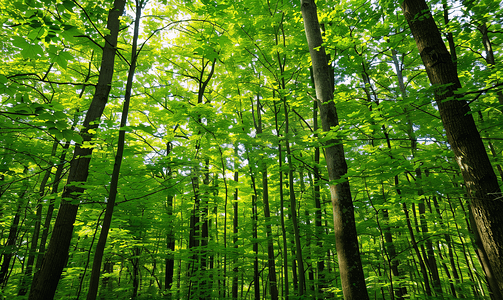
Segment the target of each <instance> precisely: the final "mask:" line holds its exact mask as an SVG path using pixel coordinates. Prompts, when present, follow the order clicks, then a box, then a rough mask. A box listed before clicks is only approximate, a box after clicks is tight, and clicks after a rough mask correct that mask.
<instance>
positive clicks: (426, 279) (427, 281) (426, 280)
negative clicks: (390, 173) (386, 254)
mask: <svg viewBox="0 0 503 300" xmlns="http://www.w3.org/2000/svg"><path fill="white" fill-rule="evenodd" d="M402 208H403V212H404V213H405V218H406V220H407V228H408V229H409V235H410V241H411V243H412V248H413V249H414V251H415V252H416V256H417V259H418V261H419V267H420V268H421V274H422V275H423V281H424V286H425V291H426V295H427V296H429V297H431V296H432V294H431V287H430V279H429V277H428V271H427V270H426V264H425V263H424V260H423V257H422V256H421V252H420V251H419V247H418V245H417V242H416V237H415V235H414V230H413V229H412V224H411V222H410V216H409V210H408V209H407V205H406V204H405V202H404V203H402Z"/></svg>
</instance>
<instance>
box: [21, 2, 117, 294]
mask: <svg viewBox="0 0 503 300" xmlns="http://www.w3.org/2000/svg"><path fill="white" fill-rule="evenodd" d="M125 4H126V0H115V2H114V6H113V8H112V9H111V10H110V12H109V15H108V22H107V28H108V29H109V30H110V34H109V35H107V36H105V40H106V42H105V45H104V47H103V57H102V61H101V70H100V75H99V77H98V83H97V85H96V91H95V93H94V97H93V100H92V102H91V105H90V107H89V110H88V111H87V114H86V118H85V120H84V130H83V132H82V137H83V140H84V141H90V140H91V139H92V137H93V135H92V134H90V133H89V130H90V129H96V128H97V127H98V123H96V124H94V123H91V122H93V121H96V120H99V119H100V118H101V115H102V114H103V110H104V109H105V105H106V103H107V101H108V95H109V94H110V89H111V84H112V77H113V73H114V61H115V51H116V46H117V37H118V34H119V29H120V26H119V25H120V20H119V17H120V16H121V15H122V12H123V11H124V6H125ZM91 154H92V148H83V147H82V146H81V145H77V147H76V148H75V152H74V155H73V159H72V162H71V164H70V171H69V175H68V181H67V185H66V186H65V190H64V191H63V199H65V200H63V201H62V203H61V206H60V208H59V212H58V216H57V218H56V222H55V224H54V230H53V233H52V236H51V240H50V242H49V247H48V249H47V253H46V254H45V257H44V261H43V263H42V266H41V269H40V271H39V273H38V274H37V275H36V276H35V278H34V280H33V284H32V289H31V291H30V295H29V298H28V299H29V300H48V299H53V298H54V294H55V293H56V288H57V286H58V282H59V279H60V277H61V273H62V272H63V269H64V267H65V264H66V260H67V257H68V250H69V248H70V243H71V240H72V235H73V223H74V222H75V218H76V217H77V211H78V207H79V205H78V202H79V195H80V194H81V193H82V192H84V189H83V188H81V187H78V186H77V185H74V184H72V183H78V182H85V181H86V180H87V176H88V174H89V164H90V162H91V157H90V156H91ZM66 199H72V200H66Z"/></svg>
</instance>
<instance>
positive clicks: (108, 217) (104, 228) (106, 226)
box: [87, 0, 144, 300]
mask: <svg viewBox="0 0 503 300" xmlns="http://www.w3.org/2000/svg"><path fill="white" fill-rule="evenodd" d="M143 5H144V1H141V0H136V18H135V25H134V32H133V45H132V47H131V62H130V66H129V72H128V78H127V82H126V93H125V97H124V107H123V108H122V114H121V122H120V128H123V127H125V126H126V125H127V117H128V114H129V103H130V99H131V89H132V87H133V77H134V74H135V69H136V60H137V58H138V53H137V44H138V34H139V28H140V21H141V20H140V18H141V10H142V6H143ZM125 140H126V130H125V129H120V130H119V140H118V142H117V153H116V155H115V163H114V168H113V171H112V179H111V181H110V193H109V196H108V201H107V207H106V211H105V217H104V218H103V223H102V224H101V232H100V237H99V239H98V243H97V244H96V251H95V252H94V259H93V267H92V270H91V278H90V279H89V290H88V293H87V300H95V299H96V296H97V295H98V285H99V281H100V272H101V262H102V260H103V253H104V252H105V246H106V243H107V238H108V232H109V230H110V225H111V224H112V215H113V211H114V207H115V199H116V198H117V188H118V185H119V175H120V168H121V164H122V159H123V154H124V147H125Z"/></svg>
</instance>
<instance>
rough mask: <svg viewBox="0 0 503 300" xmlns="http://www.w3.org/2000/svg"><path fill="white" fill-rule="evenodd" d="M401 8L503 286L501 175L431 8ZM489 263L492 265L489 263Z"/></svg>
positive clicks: (419, 0) (408, 2)
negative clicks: (461, 90)
mask: <svg viewBox="0 0 503 300" xmlns="http://www.w3.org/2000/svg"><path fill="white" fill-rule="evenodd" d="M402 10H403V13H404V16H405V19H406V20H407V22H408V24H409V27H410V29H411V31H412V35H413V36H414V39H415V41H416V45H417V48H418V50H419V53H420V54H421V58H422V60H423V63H424V65H425V68H426V72H427V74H428V78H429V80H430V82H431V84H432V85H433V86H434V87H436V88H437V91H436V92H435V99H436V102H437V106H438V109H439V112H440V116H441V118H442V122H443V123H444V127H445V131H446V133H447V139H448V141H449V144H450V145H451V148H452V150H453V151H454V155H455V157H456V161H457V163H458V165H459V167H460V169H461V173H462V175H463V178H464V181H465V184H466V187H467V190H468V194H469V197H470V204H471V205H470V207H471V210H472V214H473V218H474V221H475V222H474V225H475V226H476V227H475V228H474V230H475V229H476V230H477V231H478V232H477V233H478V235H479V236H480V239H481V243H482V245H483V248H484V250H485V252H486V254H487V258H488V262H489V264H488V265H487V268H485V271H486V274H487V273H489V274H490V275H489V276H491V277H492V278H491V280H490V282H494V285H493V286H491V290H492V292H493V293H498V292H499V294H501V293H502V291H503V218H501V216H500V214H501V211H503V201H501V200H498V197H501V190H500V188H499V185H498V180H497V177H496V174H495V173H494V170H493V168H492V166H491V163H490V161H489V157H488V155H487V152H486V150H485V147H484V144H483V143H482V140H481V138H480V134H479V132H478V130H477V127H476V126H475V122H474V120H473V116H472V114H470V107H469V106H468V103H467V102H466V100H463V99H460V98H461V97H460V95H458V94H455V91H456V90H457V89H459V88H461V83H460V81H459V78H458V75H457V72H456V66H455V65H454V63H453V62H452V58H451V55H450V54H449V52H448V51H447V48H446V47H445V44H444V42H443V40H442V37H441V35H440V32H439V30H438V27H437V25H436V24H435V21H434V19H433V16H432V15H431V12H430V9H429V7H428V5H427V4H426V2H425V1H424V0H405V1H404V2H402ZM488 268H489V269H488Z"/></svg>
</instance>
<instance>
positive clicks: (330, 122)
mask: <svg viewBox="0 0 503 300" xmlns="http://www.w3.org/2000/svg"><path fill="white" fill-rule="evenodd" d="M301 9H302V16H303V18H304V28H305V31H306V37H307V41H308V45H309V53H310V54H311V60H312V64H313V74H314V81H315V87H316V97H317V100H318V101H319V102H320V103H321V104H320V113H321V121H322V127H323V130H324V131H325V132H328V131H330V130H331V128H333V127H336V126H337V125H338V123H339V121H338V118H337V111H336V109H335V105H334V103H333V101H332V100H333V84H332V80H331V78H332V76H331V70H330V66H329V62H328V60H327V55H326V53H325V49H324V48H323V47H322V44H323V40H322V37H321V32H320V24H319V22H318V16H317V12H316V5H315V3H314V1H313V0H301ZM326 144H327V147H326V148H325V157H326V161H327V167H328V174H329V178H330V181H335V180H337V181H338V183H337V184H335V185H334V184H331V185H330V193H331V198H332V207H333V217H334V227H335V228H334V229H335V239H336V247H337V258H338V261H339V268H340V275H341V282H342V290H343V293H344V298H345V299H346V300H353V299H355V300H356V299H358V300H365V299H368V293H367V286H366V284H365V277H364V274H363V267H362V263H361V259H360V251H359V247H358V239H357V233H356V223H355V216H354V207H353V202H352V197H351V190H350V187H349V181H348V180H347V179H346V178H345V176H346V173H347V164H346V160H345V156H344V148H343V145H342V142H341V141H340V140H336V139H332V140H329V141H327V143H326Z"/></svg>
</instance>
